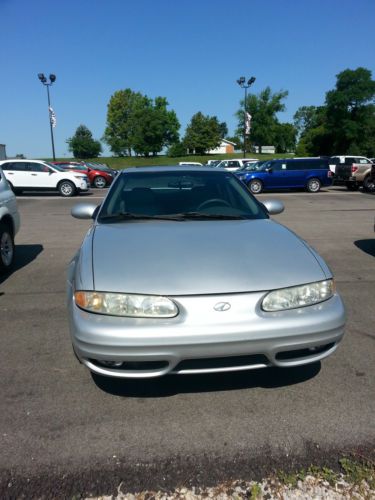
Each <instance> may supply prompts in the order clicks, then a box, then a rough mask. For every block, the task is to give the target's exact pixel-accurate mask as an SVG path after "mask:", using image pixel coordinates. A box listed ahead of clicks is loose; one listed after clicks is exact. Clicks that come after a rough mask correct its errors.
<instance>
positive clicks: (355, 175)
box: [335, 156, 373, 191]
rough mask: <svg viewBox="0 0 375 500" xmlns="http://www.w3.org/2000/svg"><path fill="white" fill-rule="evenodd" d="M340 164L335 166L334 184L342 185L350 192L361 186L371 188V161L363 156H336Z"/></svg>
mask: <svg viewBox="0 0 375 500" xmlns="http://www.w3.org/2000/svg"><path fill="white" fill-rule="evenodd" d="M336 158H339V159H340V162H339V163H337V164H336V170H335V184H344V185H345V186H346V187H347V188H348V189H349V190H350V191H356V190H357V189H359V188H360V187H361V186H363V187H364V189H369V188H371V182H372V181H371V167H372V163H373V162H372V161H371V160H369V159H368V158H365V157H364V156H337V157H336Z"/></svg>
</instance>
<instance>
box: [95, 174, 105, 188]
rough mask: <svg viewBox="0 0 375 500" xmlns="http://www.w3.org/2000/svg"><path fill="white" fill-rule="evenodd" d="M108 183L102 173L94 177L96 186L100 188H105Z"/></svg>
mask: <svg viewBox="0 0 375 500" xmlns="http://www.w3.org/2000/svg"><path fill="white" fill-rule="evenodd" d="M106 185H107V181H106V180H105V178H104V177H102V176H101V175H98V176H97V177H95V179H94V186H95V187H96V188H98V189H103V188H105V187H106Z"/></svg>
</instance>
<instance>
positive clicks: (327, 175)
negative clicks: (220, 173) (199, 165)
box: [237, 158, 333, 194]
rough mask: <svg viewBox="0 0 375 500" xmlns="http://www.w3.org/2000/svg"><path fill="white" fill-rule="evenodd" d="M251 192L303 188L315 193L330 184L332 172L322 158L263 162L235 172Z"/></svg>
mask: <svg viewBox="0 0 375 500" xmlns="http://www.w3.org/2000/svg"><path fill="white" fill-rule="evenodd" d="M237 177H238V178H239V179H240V180H241V181H242V182H244V183H245V184H246V185H247V186H248V188H249V189H250V191H251V192H252V193H253V194H259V193H261V192H262V191H263V190H272V189H292V188H305V189H306V190H307V191H309V192H310V193H317V192H318V191H320V188H321V186H330V185H331V184H332V178H333V174H332V172H331V171H330V169H329V164H328V160H325V159H323V158H297V159H296V158H292V159H282V160H270V161H266V162H264V163H263V164H262V165H260V166H259V169H257V170H255V171H252V170H250V171H245V172H242V171H241V172H237Z"/></svg>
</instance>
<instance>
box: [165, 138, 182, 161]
mask: <svg viewBox="0 0 375 500" xmlns="http://www.w3.org/2000/svg"><path fill="white" fill-rule="evenodd" d="M168 156H169V157H171V158H177V157H179V156H186V146H185V145H184V144H183V142H180V141H178V142H175V143H174V144H172V145H171V146H170V147H169V148H168Z"/></svg>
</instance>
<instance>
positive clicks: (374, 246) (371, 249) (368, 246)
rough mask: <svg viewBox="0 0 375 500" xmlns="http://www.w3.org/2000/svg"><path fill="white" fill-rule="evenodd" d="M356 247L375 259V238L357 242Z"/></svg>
mask: <svg viewBox="0 0 375 500" xmlns="http://www.w3.org/2000/svg"><path fill="white" fill-rule="evenodd" d="M354 245H355V246H356V247H357V248H359V249H360V250H362V252H365V253H368V254H369V255H371V256H372V257H375V238H370V239H368V240H357V241H355V242H354Z"/></svg>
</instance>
